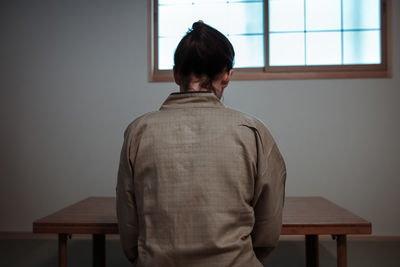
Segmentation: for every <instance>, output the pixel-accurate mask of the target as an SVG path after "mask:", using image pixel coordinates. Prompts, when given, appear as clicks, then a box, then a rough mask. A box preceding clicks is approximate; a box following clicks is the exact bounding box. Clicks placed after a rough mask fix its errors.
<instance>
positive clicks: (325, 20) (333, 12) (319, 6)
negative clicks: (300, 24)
mask: <svg viewBox="0 0 400 267" xmlns="http://www.w3.org/2000/svg"><path fill="white" fill-rule="evenodd" d="M340 2H341V0H307V1H306V30H307V31H310V30H339V29H341V4H340Z"/></svg>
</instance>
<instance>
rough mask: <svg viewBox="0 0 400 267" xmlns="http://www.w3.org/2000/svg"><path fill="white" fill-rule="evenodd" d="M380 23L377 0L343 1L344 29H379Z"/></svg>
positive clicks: (378, 2)
mask: <svg viewBox="0 0 400 267" xmlns="http://www.w3.org/2000/svg"><path fill="white" fill-rule="evenodd" d="M380 24H381V23H380V1H379V0H344V1H343V28H344V29H379V28H380Z"/></svg>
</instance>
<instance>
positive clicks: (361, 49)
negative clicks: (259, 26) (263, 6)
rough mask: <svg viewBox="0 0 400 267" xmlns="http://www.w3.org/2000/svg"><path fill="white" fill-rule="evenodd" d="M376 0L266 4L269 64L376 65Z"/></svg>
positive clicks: (378, 42) (303, 0)
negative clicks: (267, 9) (267, 11)
mask: <svg viewBox="0 0 400 267" xmlns="http://www.w3.org/2000/svg"><path fill="white" fill-rule="evenodd" d="M380 14H381V13H380V1H379V0H269V53H270V57H269V65H270V66H299V65H300V66H301V65H303V66H304V65H349V64H380V63H381V57H382V56H381V39H380V36H381V25H380Z"/></svg>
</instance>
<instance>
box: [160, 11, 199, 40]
mask: <svg viewBox="0 0 400 267" xmlns="http://www.w3.org/2000/svg"><path fill="white" fill-rule="evenodd" d="M178 13H179V15H178ZM193 22H194V21H193V6H192V5H191V4H190V5H187V4H184V5H170V6H159V8H158V35H159V36H164V37H165V36H177V35H179V36H183V35H184V34H185V33H186V32H187V31H188V29H189V28H191V27H192V24H193Z"/></svg>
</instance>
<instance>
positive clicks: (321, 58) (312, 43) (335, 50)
mask: <svg viewBox="0 0 400 267" xmlns="http://www.w3.org/2000/svg"><path fill="white" fill-rule="evenodd" d="M306 42H307V47H306V64H307V65H337V64H341V63H342V53H341V32H309V33H306Z"/></svg>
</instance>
